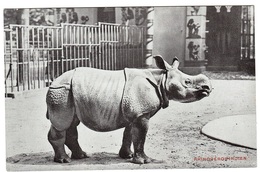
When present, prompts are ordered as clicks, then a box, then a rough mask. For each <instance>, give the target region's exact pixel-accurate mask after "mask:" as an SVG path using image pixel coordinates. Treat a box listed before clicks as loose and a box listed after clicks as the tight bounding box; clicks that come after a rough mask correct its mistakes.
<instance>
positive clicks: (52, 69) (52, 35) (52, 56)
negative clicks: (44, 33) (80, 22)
mask: <svg viewBox="0 0 260 172" xmlns="http://www.w3.org/2000/svg"><path fill="white" fill-rule="evenodd" d="M53 47H54V31H53V29H51V74H52V79H53V80H54V76H55V75H54V62H55V59H54V49H53Z"/></svg>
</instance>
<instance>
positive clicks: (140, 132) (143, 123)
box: [131, 116, 151, 164]
mask: <svg viewBox="0 0 260 172" xmlns="http://www.w3.org/2000/svg"><path fill="white" fill-rule="evenodd" d="M148 125H149V119H148V118H146V117H145V116H144V117H142V116H141V117H139V118H137V119H136V120H135V121H134V122H133V124H132V129H131V133H132V141H133V144H134V156H133V163H137V164H144V163H149V162H151V158H149V157H148V156H147V155H146V154H145V153H144V143H145V139H146V134H147V131H148Z"/></svg>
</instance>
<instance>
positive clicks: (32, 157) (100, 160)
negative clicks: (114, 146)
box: [6, 152, 131, 165]
mask: <svg viewBox="0 0 260 172" xmlns="http://www.w3.org/2000/svg"><path fill="white" fill-rule="evenodd" d="M89 156H90V157H89V158H85V159H80V160H72V161H71V163H69V164H68V165H79V164H85V165H88V164H103V165H105V164H119V163H130V162H131V159H129V160H125V159H122V158H120V157H119V156H118V155H117V154H115V153H107V152H98V153H93V154H90V155H89ZM6 162H7V163H11V164H23V165H26V164H27V165H51V164H57V163H55V162H53V152H39V153H30V154H25V153H22V154H17V155H14V156H12V157H8V158H7V159H6Z"/></svg>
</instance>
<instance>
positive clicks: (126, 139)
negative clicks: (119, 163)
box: [119, 125, 133, 159]
mask: <svg viewBox="0 0 260 172" xmlns="http://www.w3.org/2000/svg"><path fill="white" fill-rule="evenodd" d="M131 130H132V125H129V126H127V127H125V131H124V135H123V143H122V147H121V149H120V151H119V156H120V157H121V158H124V159H129V158H132V157H133V152H132V151H131V144H132V133H131Z"/></svg>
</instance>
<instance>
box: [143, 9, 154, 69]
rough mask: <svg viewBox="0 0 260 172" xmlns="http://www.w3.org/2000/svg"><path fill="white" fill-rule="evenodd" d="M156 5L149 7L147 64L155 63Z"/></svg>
mask: <svg viewBox="0 0 260 172" xmlns="http://www.w3.org/2000/svg"><path fill="white" fill-rule="evenodd" d="M153 22H154V7H149V8H147V25H146V57H145V58H146V61H145V64H146V66H151V65H152V64H153V57H152V55H153V34H154V27H153V26H154V25H153Z"/></svg>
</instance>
